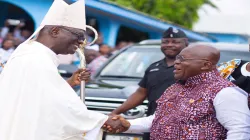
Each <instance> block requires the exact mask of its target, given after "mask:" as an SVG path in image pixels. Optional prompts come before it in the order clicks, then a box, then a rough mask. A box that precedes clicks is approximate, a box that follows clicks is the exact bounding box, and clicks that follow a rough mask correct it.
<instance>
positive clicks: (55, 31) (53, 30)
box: [49, 26, 60, 38]
mask: <svg viewBox="0 0 250 140" xmlns="http://www.w3.org/2000/svg"><path fill="white" fill-rule="evenodd" d="M59 32H60V28H59V27H56V26H54V27H51V28H50V30H49V34H50V36H51V37H53V38H57V37H58V35H59Z"/></svg>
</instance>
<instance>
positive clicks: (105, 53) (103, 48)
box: [99, 44, 111, 57]
mask: <svg viewBox="0 0 250 140" xmlns="http://www.w3.org/2000/svg"><path fill="white" fill-rule="evenodd" d="M99 52H100V53H101V55H103V56H105V57H109V56H110V55H111V48H110V47H109V46H108V45H105V44H102V45H101V46H100V48H99Z"/></svg>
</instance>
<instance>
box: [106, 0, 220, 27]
mask: <svg viewBox="0 0 250 140" xmlns="http://www.w3.org/2000/svg"><path fill="white" fill-rule="evenodd" d="M106 1H109V2H112V3H115V4H117V5H120V6H123V7H126V8H128V9H132V10H137V11H140V12H142V13H145V14H148V15H151V16H153V17H155V18H158V19H160V20H164V21H171V22H173V23H175V24H179V25H182V26H184V27H187V28H192V25H193V23H194V22H196V21H197V20H198V12H197V11H198V9H199V8H200V7H201V6H202V5H203V4H208V5H210V6H212V7H214V8H216V6H215V5H214V4H213V3H212V2H211V1H210V0H106Z"/></svg>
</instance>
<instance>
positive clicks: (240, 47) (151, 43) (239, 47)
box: [134, 39, 249, 52]
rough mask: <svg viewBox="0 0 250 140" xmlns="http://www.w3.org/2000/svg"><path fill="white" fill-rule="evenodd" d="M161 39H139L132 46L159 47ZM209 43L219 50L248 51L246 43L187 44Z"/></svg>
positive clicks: (194, 43)
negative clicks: (137, 42)
mask: <svg viewBox="0 0 250 140" xmlns="http://www.w3.org/2000/svg"><path fill="white" fill-rule="evenodd" d="M160 43H161V40H159V39H151V40H144V41H141V42H140V43H139V44H138V45H135V46H134V47H140V48H141V47H143V48H153V47H160ZM198 44H199V45H209V46H212V47H215V48H217V49H219V50H228V51H243V52H248V51H249V45H248V44H236V43H224V42H217V43H213V42H192V43H190V44H189V45H198Z"/></svg>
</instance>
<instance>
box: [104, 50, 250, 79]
mask: <svg viewBox="0 0 250 140" xmlns="http://www.w3.org/2000/svg"><path fill="white" fill-rule="evenodd" d="M163 58H164V55H163V53H162V52H161V50H160V47H159V46H151V47H143V46H142V47H141V48H140V47H131V48H129V49H127V50H126V51H124V52H122V53H121V54H119V55H118V56H117V57H116V58H114V59H113V61H111V62H110V63H109V64H108V65H107V66H106V67H104V69H103V70H102V72H101V74H100V76H101V77H120V78H142V77H143V75H144V73H145V70H146V69H147V67H148V66H149V65H150V64H152V63H153V62H156V61H159V60H161V59H163ZM235 58H237V59H242V60H246V61H250V53H249V52H242V51H230V50H221V58H220V62H227V61H229V60H232V59H235ZM220 62H219V63H220Z"/></svg>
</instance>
